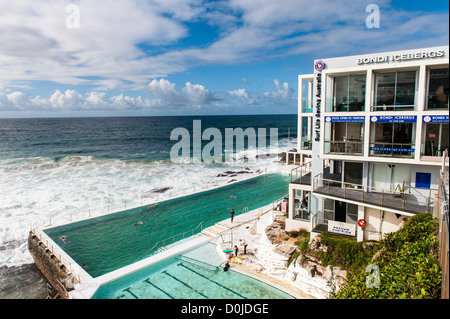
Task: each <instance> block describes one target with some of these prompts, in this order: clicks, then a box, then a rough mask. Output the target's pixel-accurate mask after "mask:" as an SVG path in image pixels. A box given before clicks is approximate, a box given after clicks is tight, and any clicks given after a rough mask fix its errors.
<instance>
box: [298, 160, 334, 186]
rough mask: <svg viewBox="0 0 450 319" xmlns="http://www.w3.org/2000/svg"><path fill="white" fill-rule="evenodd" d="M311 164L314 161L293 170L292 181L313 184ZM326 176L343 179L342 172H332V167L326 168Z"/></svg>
mask: <svg viewBox="0 0 450 319" xmlns="http://www.w3.org/2000/svg"><path fill="white" fill-rule="evenodd" d="M311 165H312V162H307V163H305V164H303V165H302V166H299V167H296V168H294V169H292V170H291V173H290V175H291V183H293V184H300V185H307V186H311ZM324 176H325V178H327V179H339V180H340V179H341V174H333V173H330V167H329V166H327V167H325V168H324Z"/></svg>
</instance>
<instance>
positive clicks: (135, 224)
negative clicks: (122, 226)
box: [133, 220, 144, 226]
mask: <svg viewBox="0 0 450 319" xmlns="http://www.w3.org/2000/svg"><path fill="white" fill-rule="evenodd" d="M142 224H144V222H143V221H141V220H140V221H138V222H135V223H134V224H133V226H138V225H142Z"/></svg>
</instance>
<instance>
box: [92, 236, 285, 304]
mask: <svg viewBox="0 0 450 319" xmlns="http://www.w3.org/2000/svg"><path fill="white" fill-rule="evenodd" d="M224 261H225V258H224V257H222V258H221V256H220V255H219V254H218V253H217V251H216V247H215V246H214V245H212V244H206V245H202V246H200V247H198V248H195V249H192V250H190V251H188V252H185V253H183V254H180V255H178V256H175V257H172V258H169V259H166V260H164V261H162V262H159V263H157V264H155V265H152V266H149V267H147V268H144V269H142V270H139V271H137V272H135V273H132V274H130V275H127V276H125V277H123V278H120V279H118V280H115V281H113V282H111V283H108V284H105V285H103V286H101V287H100V288H99V290H97V292H96V293H95V295H94V296H93V299H293V297H292V296H290V295H288V294H286V293H284V292H283V291H280V290H278V289H275V288H274V287H272V286H270V285H267V284H265V283H263V282H260V281H258V280H255V279H253V278H250V277H248V276H244V275H242V274H239V273H237V272H234V271H232V268H231V270H229V271H227V272H224V271H223V268H222V267H221V265H222V263H223V262H224Z"/></svg>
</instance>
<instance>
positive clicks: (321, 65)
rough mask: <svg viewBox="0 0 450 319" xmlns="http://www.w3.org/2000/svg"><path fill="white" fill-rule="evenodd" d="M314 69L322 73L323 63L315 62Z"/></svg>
mask: <svg viewBox="0 0 450 319" xmlns="http://www.w3.org/2000/svg"><path fill="white" fill-rule="evenodd" d="M314 67H315V68H316V70H317V71H322V70H323V69H325V63H324V62H323V61H317V62H316V65H314Z"/></svg>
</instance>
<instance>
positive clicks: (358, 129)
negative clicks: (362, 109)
mask: <svg viewBox="0 0 450 319" xmlns="http://www.w3.org/2000/svg"><path fill="white" fill-rule="evenodd" d="M325 125H327V126H328V125H331V131H330V133H329V134H330V137H329V138H326V139H325V143H324V148H325V153H326V154H328V153H334V154H336V153H339V154H348V155H362V154H363V144H364V138H363V134H364V123H359V122H358V123H347V122H335V123H326V124H325Z"/></svg>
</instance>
